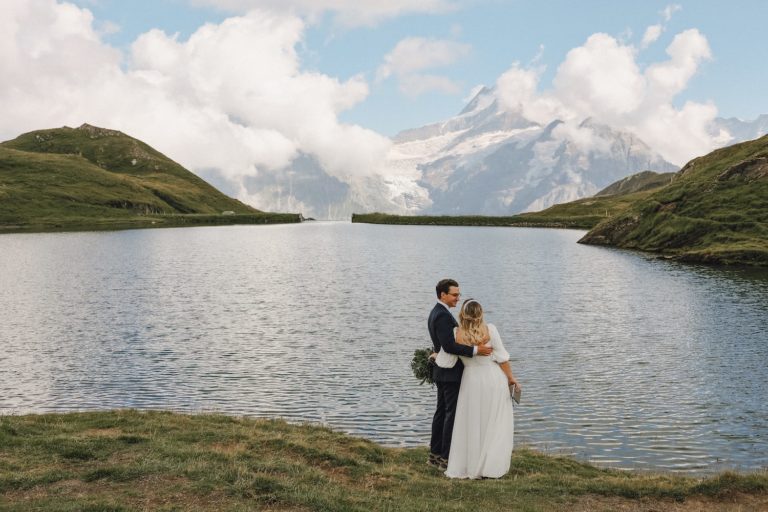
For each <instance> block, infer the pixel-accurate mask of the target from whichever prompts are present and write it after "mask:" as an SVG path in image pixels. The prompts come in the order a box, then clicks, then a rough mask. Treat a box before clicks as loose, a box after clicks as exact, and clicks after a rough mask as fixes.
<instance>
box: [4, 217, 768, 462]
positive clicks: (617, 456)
mask: <svg viewBox="0 0 768 512" xmlns="http://www.w3.org/2000/svg"><path fill="white" fill-rule="evenodd" d="M581 234H582V233H581V232H574V231H562V230H539V229H513V228H461V227H421V226H373V225H362V224H349V223H305V224H302V225H290V226H259V227H254V226H233V227H218V228H187V229H162V230H137V231H121V232H103V233H64V234H24V235H2V236H1V237H0V279H1V280H2V287H1V288H0V305H1V306H2V309H1V310H0V369H1V370H2V371H1V372H0V411H4V412H6V413H25V412H40V411H66V410H81V409H106V408H115V407H136V408H147V409H149V408H161V409H174V410H181V411H219V412H224V413H229V414H242V415H247V416H282V417H284V418H286V419H289V420H300V421H313V422H322V423H326V424H329V425H331V426H333V427H336V428H339V429H341V430H344V431H347V432H351V433H353V434H357V435H363V436H366V437H369V438H371V439H374V440H377V441H380V442H383V443H385V444H388V445H398V446H416V445H424V444H426V442H427V440H428V437H429V424H430V418H431V414H432V412H433V407H434V395H435V393H434V391H433V390H432V389H431V388H429V387H428V386H418V385H417V384H416V381H415V380H414V379H413V377H412V376H411V374H410V368H409V361H410V358H411V355H412V353H413V350H414V349H416V348H421V347H425V346H428V345H429V341H428V334H427V331H426V317H427V314H428V312H429V310H430V308H431V307H432V305H433V304H434V285H435V283H436V282H437V281H438V280H439V279H441V278H443V277H446V276H451V277H454V278H456V279H457V280H458V281H459V282H460V284H461V287H462V293H463V294H464V297H467V298H468V297H470V296H471V297H475V298H476V299H478V300H480V301H481V302H482V303H483V305H484V306H485V309H486V315H487V319H488V320H489V321H490V322H493V323H495V324H496V325H497V326H498V327H499V330H500V332H501V334H502V338H503V340H504V342H505V345H506V347H507V348H508V350H509V351H510V352H511V353H512V357H513V360H512V363H513V368H514V371H515V373H516V374H517V376H518V378H519V379H520V380H521V382H522V383H523V385H524V387H525V393H524V400H525V401H524V404H523V405H522V406H520V407H519V408H517V409H516V421H515V426H516V429H517V434H516V442H517V443H518V444H519V443H524V444H527V445H532V446H534V447H536V448H540V449H545V450H549V451H553V452H556V453H566V454H572V455H576V456H578V457H580V458H583V459H588V460H591V461H593V462H597V463H601V464H605V465H610V466H613V467H619V468H652V469H665V470H667V469H668V470H675V471H689V472H697V473H701V472H707V471H713V470H719V469H723V468H727V467H736V468H740V469H756V468H761V467H766V466H768V408H767V407H766V400H765V397H766V396H768V385H767V384H766V382H768V370H766V362H767V361H768V342H767V341H766V338H767V337H766V332H768V314H767V313H768V275H767V274H766V272H764V271H756V270H751V271H750V270H718V269H713V268H707V267H696V266H686V265H681V264H675V263H670V262H664V261H659V260H655V259H652V258H649V257H647V256H643V255H640V254H636V253H629V252H624V251H617V250H611V249H605V248H596V247H588V246H581V245H578V244H576V240H577V239H578V238H579V237H580V236H581Z"/></svg>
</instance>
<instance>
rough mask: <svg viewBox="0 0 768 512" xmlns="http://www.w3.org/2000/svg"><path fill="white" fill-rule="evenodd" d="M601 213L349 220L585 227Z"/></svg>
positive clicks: (356, 216) (356, 217)
mask: <svg viewBox="0 0 768 512" xmlns="http://www.w3.org/2000/svg"><path fill="white" fill-rule="evenodd" d="M600 220H602V217H599V216H594V215H591V216H583V217H574V218H566V217H554V216H546V215H540V214H528V213H524V214H519V215H511V216H504V217H502V216H485V215H390V214H387V213H353V214H352V222H353V223H361V224H393V225H414V226H500V227H521V228H559V229H580V230H587V229H590V228H592V227H593V226H595V225H596V224H597V223H598V222H599V221H600Z"/></svg>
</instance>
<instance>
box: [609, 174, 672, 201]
mask: <svg viewBox="0 0 768 512" xmlns="http://www.w3.org/2000/svg"><path fill="white" fill-rule="evenodd" d="M675 174H676V173H674V172H665V173H658V172H653V171H642V172H638V173H637V174H633V175H632V176H627V177H626V178H624V179H621V180H619V181H617V182H615V183H612V184H610V185H608V186H607V187H605V188H604V189H603V190H601V191H600V192H598V193H597V194H595V197H601V196H615V195H626V194H633V193H635V192H642V191H644V190H653V189H657V188H659V187H663V186H666V185H669V184H670V183H671V182H672V179H673V178H674V176H675Z"/></svg>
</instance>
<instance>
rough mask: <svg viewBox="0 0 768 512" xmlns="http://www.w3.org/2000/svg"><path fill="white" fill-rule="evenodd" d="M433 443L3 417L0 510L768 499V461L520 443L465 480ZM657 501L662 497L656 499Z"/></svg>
mask: <svg viewBox="0 0 768 512" xmlns="http://www.w3.org/2000/svg"><path fill="white" fill-rule="evenodd" d="M426 458H427V450H426V449H425V448H418V449H396V448H384V447H381V446H379V445H377V444H375V443H373V442H371V441H367V440H364V439H359V438H355V437H352V436H348V435H345V434H341V433H338V432H335V431H333V430H330V429H328V428H325V427H321V426H312V425H292V424H288V423H285V422H283V421H280V420H252V419H242V418H235V417H229V416H222V415H183V414H175V413H167V412H138V411H133V410H124V411H108V412H91V413H72V414H64V415H56V414H48V415H29V416H5V417H1V418H0V510H13V511H22V510H23V511H27V510H254V509H255V510H261V509H265V510H326V511H336V510H343V511H369V510H375V511H386V510H398V511H399V510H403V511H428V510H437V509H439V510H532V511H533V510H563V509H568V508H570V509H574V510H615V509H621V510H651V509H655V510H665V509H666V508H667V506H675V507H678V509H680V508H679V507H682V509H683V510H685V509H689V510H698V509H699V508H697V507H700V506H702V505H706V506H715V507H717V506H720V505H727V504H737V505H738V504H742V505H744V504H746V505H750V506H752V505H754V504H758V505H760V506H763V505H768V474H766V473H765V472H758V473H754V474H744V475H742V474H735V473H723V474H721V475H717V476H714V477H710V478H705V479H699V478H690V477H681V476H674V475H653V474H634V473H626V472H619V471H612V470H605V469H598V468H596V467H593V466H591V465H589V464H585V463H582V462H578V461H575V460H572V459H569V458H563V457H554V456H548V455H543V454H541V453H537V452H534V451H530V450H526V449H517V450H515V452H514V454H513V457H512V466H511V470H510V472H509V474H508V475H507V476H505V477H504V478H502V479H499V480H480V481H456V480H449V479H447V478H445V477H443V476H442V475H441V474H439V473H438V472H437V470H435V469H434V468H432V467H429V466H427V465H426V464H425V461H426ZM654 507H655V508H654Z"/></svg>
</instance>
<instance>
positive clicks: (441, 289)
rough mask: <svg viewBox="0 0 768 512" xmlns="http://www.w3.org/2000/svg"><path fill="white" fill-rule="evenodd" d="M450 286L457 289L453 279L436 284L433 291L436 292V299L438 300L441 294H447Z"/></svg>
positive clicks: (457, 285) (457, 284)
mask: <svg viewBox="0 0 768 512" xmlns="http://www.w3.org/2000/svg"><path fill="white" fill-rule="evenodd" d="M451 286H455V287H457V288H458V287H459V283H457V282H456V281H454V280H453V279H441V280H440V282H439V283H437V286H435V291H436V292H437V298H438V299H439V298H440V294H441V293H448V290H450V289H451Z"/></svg>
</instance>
